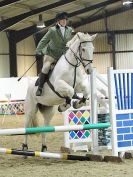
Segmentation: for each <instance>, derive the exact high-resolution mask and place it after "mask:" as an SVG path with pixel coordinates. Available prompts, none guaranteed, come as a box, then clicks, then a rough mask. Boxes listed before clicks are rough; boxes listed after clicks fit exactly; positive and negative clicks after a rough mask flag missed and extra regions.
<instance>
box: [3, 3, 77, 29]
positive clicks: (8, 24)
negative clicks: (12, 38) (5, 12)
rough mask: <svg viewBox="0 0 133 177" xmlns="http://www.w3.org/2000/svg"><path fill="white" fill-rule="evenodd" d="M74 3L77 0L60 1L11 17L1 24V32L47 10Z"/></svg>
mask: <svg viewBox="0 0 133 177" xmlns="http://www.w3.org/2000/svg"><path fill="white" fill-rule="evenodd" d="M73 1H76V0H60V1H58V2H55V3H52V4H49V5H47V6H44V7H40V8H38V9H33V10H31V11H29V12H26V13H24V14H20V15H18V16H15V17H11V18H9V19H6V20H3V21H1V22H0V31H4V30H6V29H7V28H9V27H11V26H13V25H15V24H16V23H19V22H20V21H22V20H24V19H26V18H28V17H30V16H32V15H36V14H39V13H41V12H44V11H47V10H50V9H53V8H55V7H59V6H62V5H65V4H68V3H71V2H73Z"/></svg>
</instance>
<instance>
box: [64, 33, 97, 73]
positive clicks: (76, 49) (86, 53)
mask: <svg viewBox="0 0 133 177" xmlns="http://www.w3.org/2000/svg"><path fill="white" fill-rule="evenodd" d="M96 36H97V34H95V35H92V36H90V35H89V34H88V33H81V32H78V33H77V34H76V35H75V36H74V37H73V39H72V40H71V41H69V42H68V43H67V46H68V47H69V48H70V49H71V50H72V51H73V53H74V54H75V56H76V57H77V59H78V60H79V62H80V63H82V65H83V66H84V68H85V71H86V72H87V73H88V74H90V67H91V66H90V64H91V63H92V61H93V51H94V46H93V40H94V39H95V37H96Z"/></svg>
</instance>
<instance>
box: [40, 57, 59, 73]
mask: <svg viewBox="0 0 133 177" xmlns="http://www.w3.org/2000/svg"><path fill="white" fill-rule="evenodd" d="M55 63H56V60H55V59H54V58H52V57H51V56H48V55H45V56H44V58H43V67H42V73H44V74H48V72H49V70H50V69H52V68H53V67H54V65H55Z"/></svg>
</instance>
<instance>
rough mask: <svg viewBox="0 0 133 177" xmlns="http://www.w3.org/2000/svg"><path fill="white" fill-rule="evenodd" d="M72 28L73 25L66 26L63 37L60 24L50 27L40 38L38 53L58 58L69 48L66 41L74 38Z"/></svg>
mask: <svg viewBox="0 0 133 177" xmlns="http://www.w3.org/2000/svg"><path fill="white" fill-rule="evenodd" d="M72 30H73V29H72V28H71V27H69V26H66V27H65V34H64V37H63V35H62V33H61V30H60V27H59V26H58V25H56V26H53V27H50V28H49V30H48V32H47V33H46V34H45V35H44V36H43V38H42V39H41V40H40V42H39V44H38V46H37V48H36V54H38V55H49V56H51V57H53V58H54V59H56V60H58V59H59V58H60V57H61V55H62V54H64V53H65V52H66V50H67V49H68V48H67V47H66V43H67V42H68V41H69V40H71V38H72Z"/></svg>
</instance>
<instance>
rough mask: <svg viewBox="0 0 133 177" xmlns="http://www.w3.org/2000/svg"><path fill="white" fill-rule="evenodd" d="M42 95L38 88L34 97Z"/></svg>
mask: <svg viewBox="0 0 133 177" xmlns="http://www.w3.org/2000/svg"><path fill="white" fill-rule="evenodd" d="M41 95H42V88H41V87H38V89H37V91H36V96H41Z"/></svg>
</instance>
